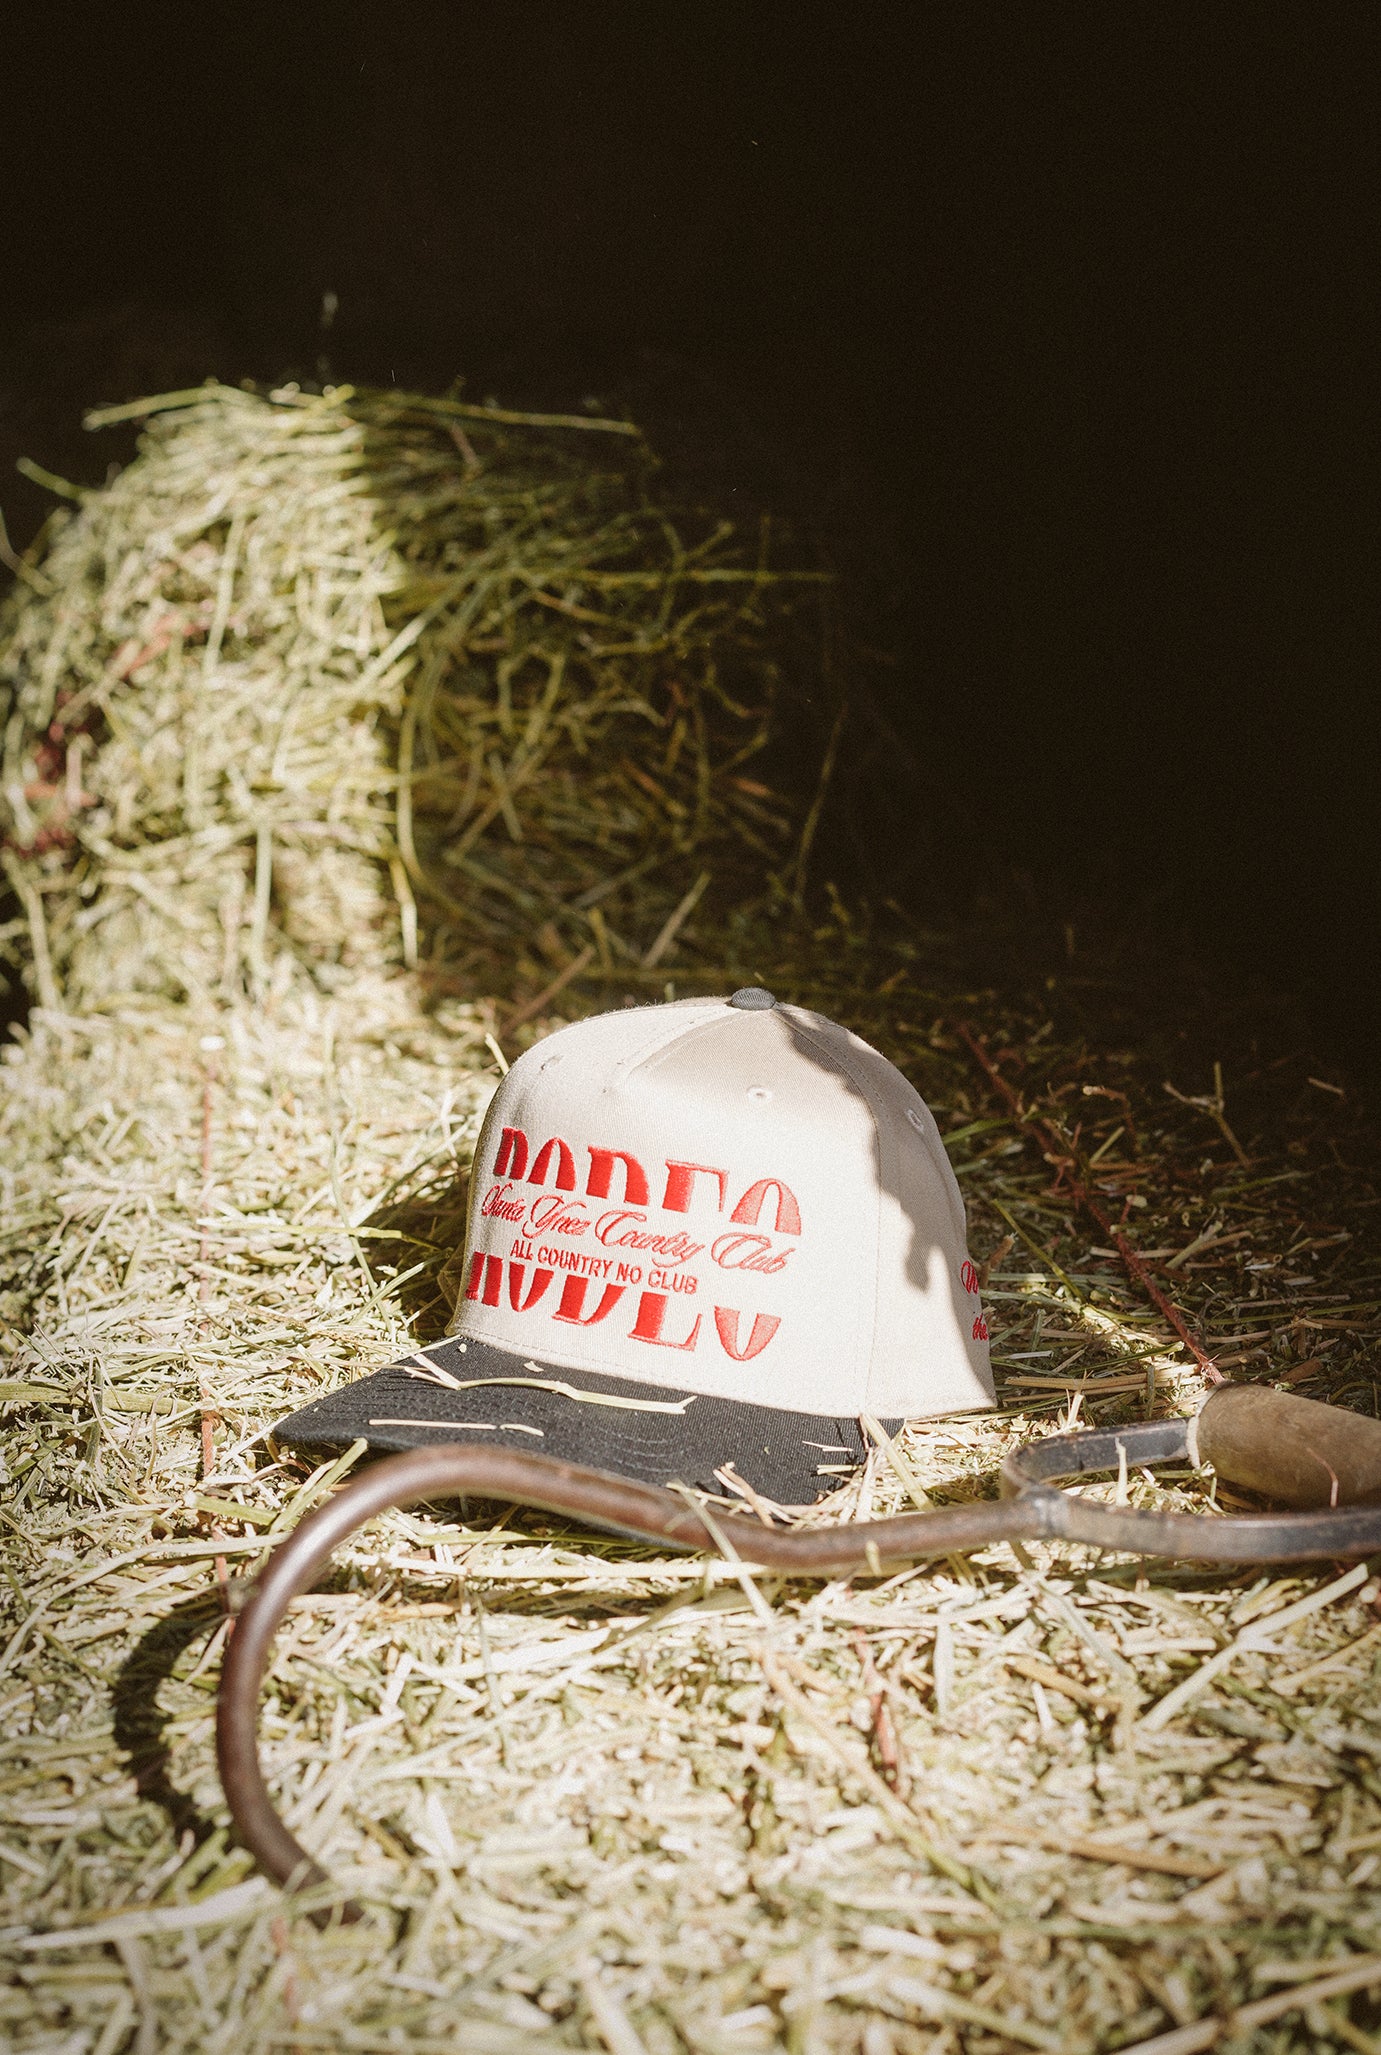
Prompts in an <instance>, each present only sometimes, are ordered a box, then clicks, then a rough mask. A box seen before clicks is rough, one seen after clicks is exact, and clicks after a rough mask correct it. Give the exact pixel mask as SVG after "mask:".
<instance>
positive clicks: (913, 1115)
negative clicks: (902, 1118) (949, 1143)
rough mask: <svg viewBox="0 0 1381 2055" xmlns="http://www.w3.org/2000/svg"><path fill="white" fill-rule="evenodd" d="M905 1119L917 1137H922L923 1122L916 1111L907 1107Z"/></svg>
mask: <svg viewBox="0 0 1381 2055" xmlns="http://www.w3.org/2000/svg"><path fill="white" fill-rule="evenodd" d="M906 1117H907V1119H908V1120H909V1121H910V1122H911V1125H912V1126H913V1127H914V1128H915V1130H916V1132H917V1134H918V1135H923V1134H924V1133H925V1122H924V1121H923V1120H922V1119H921V1116H920V1114H919V1113H918V1112H917V1111H916V1109H915V1107H914V1106H908V1107H907V1109H906Z"/></svg>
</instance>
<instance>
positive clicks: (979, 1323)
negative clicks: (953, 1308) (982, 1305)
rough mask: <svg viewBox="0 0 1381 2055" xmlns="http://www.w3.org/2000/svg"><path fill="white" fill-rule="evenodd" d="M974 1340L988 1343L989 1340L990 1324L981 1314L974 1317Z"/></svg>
mask: <svg viewBox="0 0 1381 2055" xmlns="http://www.w3.org/2000/svg"><path fill="white" fill-rule="evenodd" d="M973 1338H974V1340H975V1341H986V1340H987V1339H988V1323H987V1321H986V1320H985V1319H984V1318H983V1315H982V1314H981V1313H976V1314H975V1315H974V1322H973Z"/></svg>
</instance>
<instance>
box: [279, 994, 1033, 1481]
mask: <svg viewBox="0 0 1381 2055" xmlns="http://www.w3.org/2000/svg"><path fill="white" fill-rule="evenodd" d="M460 1267H461V1292H460V1295H459V1297H458V1300H457V1304H456V1309H455V1314H454V1316H453V1319H452V1324H451V1332H450V1333H449V1334H448V1335H447V1336H446V1337H445V1338H444V1339H443V1340H442V1341H440V1342H437V1343H433V1344H431V1345H430V1346H428V1347H426V1348H422V1349H419V1350H418V1351H417V1352H416V1353H415V1354H413V1355H411V1356H409V1357H407V1358H405V1359H404V1360H403V1361H401V1362H399V1363H396V1364H393V1365H392V1366H390V1367H389V1368H388V1369H385V1370H380V1371H377V1372H375V1373H374V1374H373V1375H372V1376H368V1377H364V1378H361V1379H359V1380H357V1381H356V1382H354V1383H351V1384H347V1385H344V1386H342V1387H341V1388H340V1389H338V1390H336V1391H334V1392H330V1393H328V1394H327V1395H325V1396H324V1397H322V1398H319V1399H317V1400H315V1401H314V1402H313V1403H312V1404H311V1405H309V1406H306V1407H304V1408H303V1409H302V1410H301V1411H300V1412H297V1413H294V1414H293V1415H292V1416H291V1418H290V1419H288V1420H285V1421H284V1422H283V1423H282V1425H281V1426H280V1427H279V1428H278V1429H277V1438H278V1439H279V1441H280V1442H288V1443H291V1444H294V1445H299V1444H300V1445H306V1446H313V1445H325V1446H338V1445H340V1444H343V1443H346V1442H349V1441H352V1440H354V1439H356V1438H357V1437H359V1436H363V1437H365V1439H367V1441H368V1442H369V1443H370V1445H371V1446H372V1447H374V1448H377V1449H380V1450H385V1449H392V1450H397V1449H405V1448H416V1447H419V1446H424V1445H429V1444H431V1443H434V1442H436V1441H437V1440H441V1439H448V1438H449V1439H453V1440H463V1441H469V1440H476V1441H484V1442H486V1443H488V1444H495V1443H498V1444H506V1445H508V1446H509V1447H519V1448H527V1449H531V1450H539V1451H541V1452H542V1453H544V1454H546V1455H550V1456H557V1457H560V1458H562V1459H564V1460H566V1461H570V1462H578V1463H581V1464H584V1465H587V1466H589V1467H591V1468H593V1469H599V1470H605V1471H612V1472H614V1473H616V1474H619V1475H625V1476H630V1477H635V1478H638V1479H640V1480H642V1481H643V1482H649V1483H659V1484H665V1483H671V1482H679V1483H682V1484H686V1485H692V1486H699V1487H700V1488H702V1489H705V1490H709V1491H715V1490H717V1489H722V1488H723V1479H722V1477H718V1476H717V1473H720V1472H723V1471H724V1470H725V1469H726V1467H728V1468H729V1469H730V1470H731V1471H732V1473H733V1474H735V1475H736V1476H737V1477H738V1478H741V1479H743V1480H744V1481H746V1483H747V1484H748V1485H749V1486H750V1487H751V1488H752V1489H753V1490H755V1491H757V1492H760V1493H762V1494H763V1495H764V1496H766V1497H768V1498H770V1499H773V1500H775V1501H777V1502H779V1503H783V1504H788V1505H803V1504H808V1503H811V1502H813V1501H814V1500H815V1499H817V1498H819V1497H820V1496H821V1495H822V1493H824V1492H826V1491H828V1490H831V1489H833V1488H834V1487H835V1486H837V1485H838V1484H839V1483H840V1482H842V1481H843V1480H844V1478H845V1477H847V1475H848V1474H849V1473H850V1471H851V1470H852V1469H853V1468H854V1467H855V1466H856V1465H857V1464H858V1462H859V1461H860V1460H861V1459H862V1457H863V1455H864V1453H865V1452H866V1448H867V1446H868V1443H867V1440H866V1438H865V1430H864V1426H863V1421H864V1420H865V1419H867V1418H870V1417H871V1418H872V1419H875V1420H878V1421H880V1422H882V1423H883V1424H884V1425H885V1426H887V1427H888V1428H889V1429H892V1430H895V1428H896V1426H897V1425H898V1424H899V1423H900V1422H901V1421H903V1420H906V1419H915V1418H921V1417H934V1416H936V1415H939V1414H945V1413H954V1412H965V1411H970V1410H972V1409H974V1408H977V1407H984V1406H990V1405H991V1404H992V1403H993V1397H994V1394H993V1382H992V1372H991V1369H990V1367H989V1362H988V1329H987V1325H986V1322H985V1321H984V1318H983V1312H982V1308H981V1305H980V1301H979V1294H978V1275H977V1271H976V1269H975V1267H974V1265H973V1264H972V1263H971V1262H970V1261H969V1258H968V1253H967V1249H966V1246H965V1220H964V1204H963V1200H962V1198H961V1196H960V1192H959V1186H958V1184H957V1182H956V1180H955V1176H954V1172H953V1170H952V1169H951V1168H950V1164H949V1159H948V1157H947V1155H946V1153H945V1148H944V1144H943V1142H942V1141H941V1139H940V1134H939V1130H938V1128H937V1127H936V1124H935V1121H934V1118H933V1116H932V1115H931V1113H930V1111H929V1109H928V1108H927V1107H926V1105H925V1104H924V1102H923V1101H922V1099H921V1098H920V1096H919V1095H918V1094H917V1092H916V1091H915V1090H914V1089H913V1087H912V1086H911V1085H910V1084H909V1083H908V1082H907V1080H906V1079H905V1078H904V1077H903V1076H902V1074H901V1072H900V1071H899V1070H898V1069H897V1068H896V1066H895V1065H894V1064H892V1063H890V1062H889V1061H888V1060H887V1058H886V1057H884V1056H882V1055H881V1054H880V1053H879V1052H878V1051H877V1050H876V1049H873V1048H871V1047H870V1046H869V1045H868V1043H866V1042H864V1041H861V1040H860V1039H859V1037H858V1036H857V1035H854V1034H852V1033H850V1032H849V1030H848V1029H846V1028H843V1027H840V1026H838V1025H837V1024H836V1023H835V1022H833V1021H831V1020H827V1019H825V1018H824V1017H823V1016H822V1015H821V1014H818V1013H812V1012H810V1011H808V1010H807V1009H806V1008H804V1007H799V1006H790V1005H784V1004H782V1003H780V1002H779V1001H778V1000H776V999H775V998H774V997H773V996H772V994H771V993H770V992H766V991H764V990H762V989H761V988H760V987H758V986H749V987H747V988H745V989H744V990H742V991H738V992H735V993H734V994H733V995H732V997H730V998H727V999H726V998H698V999H685V1000H681V1001H679V1002H676V1003H672V1004H668V1005H660V1006H642V1007H625V1008H624V1009H622V1010H621V1011H618V1012H613V1013H601V1014H596V1015H594V1016H592V1017H590V1018H588V1019H585V1020H581V1021H577V1022H575V1023H574V1024H573V1025H571V1026H569V1027H565V1028H562V1029H559V1030H558V1031H557V1032H556V1033H555V1034H553V1035H550V1036H549V1037H547V1038H546V1039H545V1040H544V1041H541V1042H539V1043H537V1044H536V1045H535V1046H534V1047H533V1048H531V1049H529V1050H527V1051H526V1053H525V1054H524V1055H522V1056H520V1057H519V1059H518V1060H517V1062H516V1063H514V1065H513V1066H512V1068H511V1069H510V1070H509V1072H508V1073H507V1075H506V1076H505V1078H504V1079H503V1081H502V1083H501V1084H500V1086H499V1088H498V1091H497V1092H496V1093H495V1096H494V1099H493V1101H492V1103H491V1105H490V1107H489V1111H488V1114H487V1115H486V1118H485V1122H484V1126H483V1130H482V1132H481V1134H480V1138H479V1144H478V1147H477V1149H476V1153H475V1162H474V1170H473V1174H472V1180H471V1186H470V1206H469V1218H468V1221H467V1224H466V1233H465V1244H464V1252H463V1260H462V1264H461V1266H460Z"/></svg>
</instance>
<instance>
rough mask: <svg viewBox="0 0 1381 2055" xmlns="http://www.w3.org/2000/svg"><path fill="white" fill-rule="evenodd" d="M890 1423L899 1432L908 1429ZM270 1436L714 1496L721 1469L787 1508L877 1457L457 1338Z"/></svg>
mask: <svg viewBox="0 0 1381 2055" xmlns="http://www.w3.org/2000/svg"><path fill="white" fill-rule="evenodd" d="M882 1424H883V1425H884V1427H885V1428H886V1429H887V1431H888V1432H889V1433H890V1432H893V1431H894V1430H895V1429H896V1428H897V1427H898V1426H900V1424H901V1423H900V1422H899V1421H886V1422H884V1423H882ZM274 1432H275V1438H276V1439H277V1440H278V1441H279V1442H286V1443H288V1444H290V1445H291V1446H293V1447H306V1448H341V1447H345V1446H347V1445H348V1444H349V1443H350V1442H353V1441H356V1440H359V1439H361V1438H363V1439H364V1440H366V1441H367V1442H368V1443H369V1445H370V1447H371V1448H373V1449H378V1450H379V1451H380V1452H383V1451H385V1450H395V1451H396V1450H399V1449H412V1448H430V1447H434V1446H435V1444H436V1443H437V1442H439V1441H474V1442H482V1443H484V1444H485V1445H486V1446H490V1447H500V1448H522V1449H527V1450H529V1451H532V1450H538V1451H540V1452H541V1453H542V1454H544V1455H549V1456H557V1457H559V1458H560V1459H561V1460H562V1461H563V1462H568V1463H581V1464H583V1465H585V1466H586V1467H587V1468H589V1469H592V1470H605V1471H609V1472H611V1473H612V1474H613V1475H615V1476H619V1477H633V1478H637V1479H638V1480H639V1481H640V1482H641V1483H644V1484H686V1485H690V1486H692V1487H695V1488H698V1489H699V1490H702V1491H709V1492H717V1493H722V1492H723V1490H724V1485H723V1483H722V1481H720V1480H718V1479H717V1478H716V1476H715V1472H716V1471H717V1470H721V1469H723V1468H724V1467H725V1465H726V1464H727V1465H732V1467H733V1469H734V1471H735V1472H736V1473H737V1475H738V1476H740V1477H742V1478H743V1479H744V1480H745V1481H746V1482H747V1483H748V1484H749V1485H750V1486H751V1487H752V1488H753V1489H754V1490H755V1491H758V1492H760V1493H762V1495H763V1496H764V1497H766V1498H769V1499H772V1500H774V1501H776V1502H777V1503H778V1504H780V1505H788V1506H801V1505H811V1504H813V1503H814V1502H815V1501H816V1500H817V1499H818V1498H821V1497H822V1496H824V1494H825V1493H827V1492H830V1491H835V1490H837V1489H838V1487H839V1486H840V1485H841V1484H843V1483H844V1482H846V1481H847V1479H848V1477H849V1476H850V1475H851V1474H852V1472H853V1471H854V1470H855V1469H856V1468H857V1466H858V1464H859V1463H861V1462H862V1460H863V1458H864V1456H865V1454H866V1453H867V1450H868V1446H869V1444H868V1442H867V1440H866V1439H865V1437H864V1433H863V1430H862V1427H861V1426H860V1423H859V1422H858V1421H857V1420H856V1419H849V1418H847V1417H846V1418H843V1419H833V1418H827V1417H824V1416H822V1415H820V1414H816V1413H788V1412H784V1411H782V1410H781V1409H780V1408H779V1407H776V1406H754V1405H748V1404H745V1403H744V1402H743V1401H741V1400H738V1399H725V1398H710V1397H707V1396H706V1395H705V1394H703V1393H694V1392H688V1391H677V1390H668V1389H667V1387H666V1386H664V1385H653V1384H635V1383H632V1382H631V1381H630V1380H629V1379H628V1378H625V1377H600V1376H594V1375H592V1374H591V1373H590V1372H589V1371H584V1370H566V1369H556V1368H549V1367H547V1366H546V1365H544V1364H542V1363H541V1362H540V1361H535V1360H531V1359H529V1358H526V1357H521V1356H517V1355H513V1354H510V1353H508V1352H507V1351H506V1350H503V1349H496V1348H494V1347H492V1346H491V1345H490V1344H489V1343H487V1342H479V1341H461V1340H460V1339H458V1338H457V1339H454V1340H451V1341H445V1342H440V1343H437V1344H436V1345H434V1346H432V1347H429V1348H427V1349H426V1350H425V1351H424V1352H421V1353H419V1354H418V1355H415V1356H410V1357H407V1358H406V1359H405V1360H404V1361H403V1362H401V1363H394V1364H391V1365H390V1366H389V1368H388V1369H386V1370H377V1371H375V1372H374V1374H373V1375H372V1376H370V1377H362V1378H359V1379H358V1380H357V1381H356V1382H355V1383H353V1384H346V1385H342V1386H341V1388H340V1390H339V1391H333V1392H329V1393H327V1395H326V1396H325V1397H324V1398H319V1399H315V1400H313V1402H312V1404H311V1405H309V1406H304V1407H303V1408H302V1410H301V1411H300V1412H297V1413H293V1414H292V1415H291V1416H290V1417H289V1418H288V1419H286V1420H284V1421H283V1422H282V1423H281V1424H280V1425H279V1426H278V1427H277V1428H276V1429H275V1430H274Z"/></svg>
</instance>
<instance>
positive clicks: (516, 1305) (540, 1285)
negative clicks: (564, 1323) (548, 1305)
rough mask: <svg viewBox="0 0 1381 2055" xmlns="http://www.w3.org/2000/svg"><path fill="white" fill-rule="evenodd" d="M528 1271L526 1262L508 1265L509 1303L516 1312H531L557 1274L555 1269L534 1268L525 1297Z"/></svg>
mask: <svg viewBox="0 0 1381 2055" xmlns="http://www.w3.org/2000/svg"><path fill="white" fill-rule="evenodd" d="M526 1271H527V1265H526V1264H525V1263H510V1264H509V1266H508V1303H509V1305H510V1306H512V1308H513V1310H514V1312H515V1313H530V1312H531V1311H532V1309H533V1307H534V1306H535V1305H536V1304H537V1301H538V1300H539V1299H540V1298H541V1296H542V1294H543V1293H544V1292H545V1290H546V1288H547V1286H548V1285H549V1284H550V1283H551V1281H552V1279H553V1277H555V1275H556V1272H555V1271H554V1270H534V1271H533V1273H532V1283H531V1284H530V1285H529V1287H528V1294H527V1297H526V1298H523V1278H524V1276H525V1275H526Z"/></svg>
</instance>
